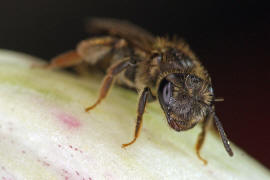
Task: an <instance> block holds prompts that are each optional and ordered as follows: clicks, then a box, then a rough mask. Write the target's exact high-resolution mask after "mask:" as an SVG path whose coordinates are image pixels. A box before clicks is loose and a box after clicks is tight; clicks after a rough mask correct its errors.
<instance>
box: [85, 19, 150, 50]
mask: <svg viewBox="0 0 270 180" xmlns="http://www.w3.org/2000/svg"><path fill="white" fill-rule="evenodd" d="M86 29H87V31H88V32H90V33H102V32H105V33H109V34H111V35H116V36H119V37H122V38H124V39H126V40H127V41H128V42H130V43H131V44H133V45H134V46H136V47H138V48H140V49H141V50H144V51H148V52H150V51H151V49H152V45H153V44H154V42H155V37H154V36H153V35H152V34H151V33H149V32H147V31H146V30H144V29H142V28H141V27H139V26H137V25H134V24H132V23H130V22H127V21H123V20H116V19H106V18H90V19H88V20H87V23H86Z"/></svg>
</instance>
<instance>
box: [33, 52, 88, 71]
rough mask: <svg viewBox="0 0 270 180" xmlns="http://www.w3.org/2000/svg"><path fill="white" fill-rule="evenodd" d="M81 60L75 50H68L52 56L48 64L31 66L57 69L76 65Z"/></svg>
mask: <svg viewBox="0 0 270 180" xmlns="http://www.w3.org/2000/svg"><path fill="white" fill-rule="evenodd" d="M82 62H83V59H82V58H81V57H80V56H79V55H78V54H77V52H76V51H68V52H65V53H62V54H60V55H58V56H56V57H54V58H53V59H52V60H51V62H50V63H49V64H46V65H41V66H40V65H33V66H32V67H40V68H44V69H59V68H66V67H71V66H75V65H78V64H80V63H82Z"/></svg>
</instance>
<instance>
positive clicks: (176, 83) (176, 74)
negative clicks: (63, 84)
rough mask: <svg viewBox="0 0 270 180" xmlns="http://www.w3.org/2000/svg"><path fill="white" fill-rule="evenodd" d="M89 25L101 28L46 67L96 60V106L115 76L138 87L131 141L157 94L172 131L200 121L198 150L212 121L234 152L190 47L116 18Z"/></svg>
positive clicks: (209, 86)
mask: <svg viewBox="0 0 270 180" xmlns="http://www.w3.org/2000/svg"><path fill="white" fill-rule="evenodd" d="M87 29H88V31H89V32H91V33H99V34H100V33H105V34H107V35H106V36H98V37H93V38H89V39H86V40H83V41H81V42H80V43H79V44H78V46H77V48H76V50H74V51H69V52H66V53H64V54H61V55H59V56H57V57H56V58H54V59H53V60H52V62H51V63H50V64H49V65H48V66H47V68H61V67H69V66H74V65H77V64H80V63H82V62H86V63H88V64H90V65H98V66H97V67H99V68H101V69H102V70H103V71H106V72H107V74H106V76H105V77H104V80H103V82H102V86H101V89H100V94H99V97H98V99H97V101H96V102H95V103H94V104H93V105H92V106H90V107H88V108H86V111H89V110H91V109H93V108H95V107H96V106H97V105H98V104H99V103H100V102H101V101H102V100H103V99H104V98H105V97H106V95H107V93H108V91H109V89H110V87H111V86H112V84H113V82H114V81H115V82H116V83H117V84H121V85H125V86H127V87H129V88H132V89H137V90H138V91H139V96H140V97H139V102H138V107H137V123H136V128H135V135H134V138H133V140H132V141H130V142H129V143H127V144H123V145H122V147H126V146H128V145H131V144H133V143H134V142H135V141H136V139H137V138H138V135H139V132H140V129H141V127H142V120H143V114H144V110H145V106H146V104H147V103H148V102H150V101H153V100H155V99H157V100H158V101H159V103H160V105H161V108H162V109H163V111H164V114H165V116H166V118H167V121H168V124H169V125H170V127H171V128H173V129H174V130H176V131H184V130H188V129H190V128H192V127H194V126H195V125H196V124H198V123H199V122H201V123H202V132H201V133H200V134H199V136H198V140H197V144H196V152H197V155H198V157H199V159H201V160H202V161H203V162H204V163H207V161H206V160H204V159H203V158H202V157H201V156H200V149H201V146H202V144H203V142H204V139H205V135H206V132H207V130H208V128H209V126H211V125H212V124H213V121H214V122H215V124H216V126H217V129H218V131H219V134H220V136H221V138H222V142H223V144H224V147H225V149H226V151H227V152H228V154H229V155H230V156H232V155H233V152H232V150H231V148H230V145H229V141H228V139H227V137H226V134H225V132H224V130H223V127H222V125H221V123H220V121H219V119H218V117H217V116H216V114H215V107H214V102H215V101H219V100H220V99H217V98H215V96H214V93H213V88H212V83H211V78H210V76H209V74H208V72H207V70H206V69H205V68H204V67H203V66H202V64H201V62H200V61H199V60H198V59H197V57H196V56H195V55H194V53H193V52H192V51H191V50H190V49H189V46H188V45H187V44H186V43H184V42H183V41H182V40H177V39H175V40H169V39H167V38H161V37H154V36H153V35H152V34H151V33H149V32H147V31H145V30H143V29H142V28H140V27H138V26H136V25H134V24H131V23H128V22H125V21H120V20H115V19H99V18H97V19H95V18H94V19H90V20H89V22H88V24H87Z"/></svg>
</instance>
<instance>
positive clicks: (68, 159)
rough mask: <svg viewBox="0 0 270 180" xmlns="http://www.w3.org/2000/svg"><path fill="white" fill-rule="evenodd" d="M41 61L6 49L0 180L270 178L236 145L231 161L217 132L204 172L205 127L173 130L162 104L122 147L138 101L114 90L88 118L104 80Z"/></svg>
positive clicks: (0, 77)
mask: <svg viewBox="0 0 270 180" xmlns="http://www.w3.org/2000/svg"><path fill="white" fill-rule="evenodd" d="M35 60H36V58H34V57H31V56H29V55H24V54H20V53H15V52H12V51H6V50H0V179H4V178H6V179H27V180H29V179H33V180H41V179H49V180H51V179H70V180H71V179H83V178H84V179H92V180H100V179H115V180H118V179H146V180H150V179H166V180H167V179H177V180H179V179H180V180H197V179H200V180H202V179H207V180H223V179H224V180H231V179H234V180H238V179H242V180H248V179H250V180H255V179H256V180H263V179H270V173H269V171H268V170H267V169H266V168H264V167H263V166H262V165H260V164H259V163H258V162H257V161H255V160H254V159H253V158H251V157H249V156H248V155H247V154H246V153H245V152H243V151H242V150H240V149H239V148H238V147H236V146H235V145H234V144H232V148H233V150H234V153H235V155H234V157H229V156H228V155H227V153H226V152H225V150H224V148H223V145H222V142H221V140H220V138H219V137H218V136H216V135H215V134H214V133H212V132H211V133H209V134H208V136H207V140H206V143H205V144H204V146H203V149H202V156H203V157H205V158H206V159H207V160H208V165H207V166H205V165H203V163H202V162H201V161H200V160H199V159H198V158H197V156H196V153H195V149H194V146H195V143H196V139H197V135H198V133H199V132H200V127H199V126H197V127H195V128H193V129H192V130H189V131H187V132H181V133H178V132H175V131H173V130H172V129H170V128H169V126H168V125H167V122H166V120H165V117H164V115H163V114H162V110H161V108H160V106H159V104H158V103H152V104H149V105H148V106H147V110H146V111H147V113H146V114H145V116H144V124H143V128H142V132H141V134H140V137H139V139H138V140H137V142H136V143H135V144H133V145H131V146H129V147H127V148H126V149H123V148H121V144H122V143H127V142H129V141H130V140H131V139H132V137H133V133H134V128H135V119H136V118H135V117H136V104H137V94H135V93H134V92H131V91H128V90H125V89H122V88H120V87H114V88H113V90H112V91H111V92H110V95H109V96H108V98H106V100H105V101H104V102H103V103H102V104H101V105H99V106H98V107H97V108H96V109H95V110H93V111H91V112H90V113H86V112H84V108H85V107H87V106H89V105H91V104H92V103H93V102H94V100H95V99H96V98H97V95H98V90H99V86H100V81H101V76H99V75H92V77H87V78H83V77H79V76H75V75H71V74H69V73H67V72H64V71H59V70H58V71H49V70H43V69H39V68H35V69H33V68H30V66H31V64H33V62H35V63H37V61H35ZM220 119H222V117H220ZM223 124H224V125H225V124H226V122H223ZM226 128H229V127H226Z"/></svg>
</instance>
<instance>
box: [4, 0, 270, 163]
mask: <svg viewBox="0 0 270 180" xmlns="http://www.w3.org/2000/svg"><path fill="white" fill-rule="evenodd" d="M267 7H268V6H267V5H266V4H262V3H258V2H255V1H239V0H238V1H237V0H234V1H224V2H221V1H211V0H204V1H199V0H198V1H187V0H186V1H179V2H178V1H165V0H163V1H162V0H149V1H130V0H113V1H104V0H85V1H82V0H81V1H80V0H77V1H70V0H58V1H52V0H46V1H36V0H28V1H22V0H15V1H2V2H1V6H0V48H5V49H12V50H17V51H22V52H25V53H30V54H32V55H36V56H39V57H42V58H46V59H49V58H51V57H53V56H55V55H57V54H59V53H61V52H64V51H66V50H69V49H73V48H74V47H75V45H76V44H77V42H78V41H80V40H82V39H84V38H86V37H88V36H87V34H86V33H85V32H84V26H83V20H85V18H87V17H92V16H98V17H114V18H121V19H127V20H130V21H132V22H134V23H136V24H138V25H141V26H142V27H144V28H146V29H148V30H149V31H151V32H153V33H155V34H156V35H168V34H169V35H174V34H176V35H178V36H181V37H184V39H186V41H187V42H189V43H190V45H191V47H192V49H193V50H194V51H195V52H196V54H197V55H198V56H199V57H200V59H201V60H202V61H203V64H204V65H205V66H206V67H207V68H208V70H209V72H210V74H211V75H212V79H213V82H214V85H215V93H216V95H217V96H221V97H224V98H225V102H223V103H219V104H217V106H216V109H217V113H218V115H219V117H220V119H221V120H222V122H223V125H224V128H225V130H226V131H227V134H228V136H229V137H230V139H231V140H232V141H233V142H235V143H236V144H238V145H239V146H240V147H242V148H243V149H244V150H246V151H247V152H248V153H249V154H251V155H252V156H254V157H255V158H257V159H258V160H260V161H261V162H262V163H264V164H265V165H266V166H268V167H270V156H269V152H270V135H269V130H270V128H269V126H270V119H269V112H270V105H269V104H270V98H269V92H270V88H269V85H270V74H269V65H268V61H269V60H270V54H269V50H270V48H269V47H270V46H269V40H270V33H269V32H270V16H269V13H268V11H269V10H268V9H267ZM225 155H226V154H224V156H225Z"/></svg>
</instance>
